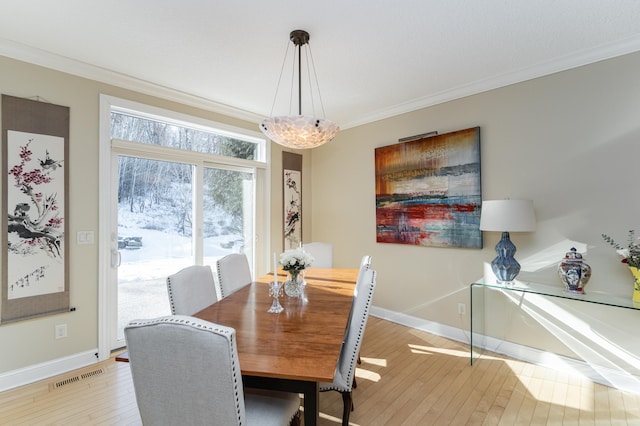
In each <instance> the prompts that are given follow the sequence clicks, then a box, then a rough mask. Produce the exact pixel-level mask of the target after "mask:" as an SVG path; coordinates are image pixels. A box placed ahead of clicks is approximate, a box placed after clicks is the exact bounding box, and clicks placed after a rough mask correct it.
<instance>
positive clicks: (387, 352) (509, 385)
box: [0, 317, 640, 426]
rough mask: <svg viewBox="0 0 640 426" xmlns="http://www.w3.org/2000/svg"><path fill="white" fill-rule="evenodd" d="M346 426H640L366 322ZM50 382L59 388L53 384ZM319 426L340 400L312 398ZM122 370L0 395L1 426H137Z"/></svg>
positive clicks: (520, 374)
mask: <svg viewBox="0 0 640 426" xmlns="http://www.w3.org/2000/svg"><path fill="white" fill-rule="evenodd" d="M361 355H362V364H361V365H359V366H358V371H357V379H358V380H357V383H358V387H357V389H355V390H354V393H353V397H354V403H355V410H354V411H353V412H352V414H351V424H353V425H360V426H375V425H394V426H395V425H412V426H413V425H449V424H451V425H516V424H523V425H544V424H548V425H640V396H638V395H633V394H629V393H625V392H621V391H618V390H616V389H612V388H608V387H606V386H602V385H599V384H594V383H592V382H590V381H588V380H586V379H584V378H581V377H577V376H572V375H569V374H568V373H566V372H558V371H556V370H551V369H547V368H542V367H537V366H534V365H531V364H528V363H524V362H520V361H514V360H511V359H508V358H505V357H502V356H497V355H493V354H485V355H484V357H483V358H482V359H480V360H479V361H478V362H475V363H474V366H473V367H471V366H469V355H468V346H467V345H464V344H461V343H458V342H452V341H450V340H447V339H444V338H441V337H437V336H434V335H431V334H428V333H424V332H421V331H417V330H413V329H410V328H407V327H403V326H401V325H397V324H394V323H391V322H388V321H384V320H381V319H379V318H374V317H371V318H370V319H369V324H368V326H367V330H366V333H365V337H364V341H363V346H362V351H361ZM55 384H61V386H58V387H56V386H55ZM320 409H321V414H320V416H321V419H320V425H323V426H335V425H339V424H340V417H341V415H342V398H341V397H340V395H339V394H338V393H337V392H326V393H322V394H321V395H320ZM139 424H141V422H140V417H139V415H138V409H137V406H136V402H135V395H134V391H133V384H132V382H131V376H130V372H129V366H128V364H126V363H120V362H115V361H114V360H113V358H112V359H110V360H109V361H105V362H103V363H100V364H98V365H95V366H91V367H87V368H84V369H82V370H78V371H74V372H72V373H68V374H65V375H62V376H59V377H54V378H51V379H48V380H45V381H42V382H39V383H35V384H31V385H28V386H24V387H21V388H18V389H14V390H10V391H7V392H3V393H0V425H65V426H66V425H139Z"/></svg>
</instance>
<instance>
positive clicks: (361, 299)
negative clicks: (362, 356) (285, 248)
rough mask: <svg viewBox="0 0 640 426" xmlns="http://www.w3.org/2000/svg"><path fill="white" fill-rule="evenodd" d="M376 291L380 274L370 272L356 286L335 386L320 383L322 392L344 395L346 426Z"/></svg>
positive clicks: (371, 270)
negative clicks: (359, 357)
mask: <svg viewBox="0 0 640 426" xmlns="http://www.w3.org/2000/svg"><path fill="white" fill-rule="evenodd" d="M375 287H376V271H375V270H373V269H367V270H366V271H365V272H364V274H363V275H362V279H361V280H359V282H357V283H356V291H355V293H354V296H353V307H352V310H351V315H350V318H349V323H348V325H347V333H346V336H345V341H344V343H343V344H342V350H341V351H340V358H339V359H338V366H337V368H336V372H335V374H334V376H333V382H332V383H320V391H321V392H326V391H330V390H335V391H338V392H340V393H341V394H342V401H343V403H344V407H343V410H342V425H343V426H348V424H349V415H350V413H351V410H352V409H353V399H352V396H351V391H352V389H353V382H354V378H355V371H356V362H357V358H358V353H359V352H360V343H361V342H362V336H363V334H364V330H365V327H366V325H367V320H368V319H369V310H370V309H371V301H372V300H373V291H374V290H375Z"/></svg>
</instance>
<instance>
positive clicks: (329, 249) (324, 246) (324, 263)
mask: <svg viewBox="0 0 640 426" xmlns="http://www.w3.org/2000/svg"><path fill="white" fill-rule="evenodd" d="M302 248H303V249H304V251H306V252H307V253H309V254H310V255H311V256H313V262H312V263H311V267H312V268H333V244H331V243H321V242H314V243H307V244H303V245H302Z"/></svg>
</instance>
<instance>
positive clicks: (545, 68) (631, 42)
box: [340, 35, 640, 129]
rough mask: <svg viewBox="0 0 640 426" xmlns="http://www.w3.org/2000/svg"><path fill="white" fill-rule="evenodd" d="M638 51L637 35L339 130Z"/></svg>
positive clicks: (405, 105)
mask: <svg viewBox="0 0 640 426" xmlns="http://www.w3.org/2000/svg"><path fill="white" fill-rule="evenodd" d="M638 51H640V35H638V36H635V37H631V38H628V39H624V40H619V41H616V42H614V43H608V44H604V45H600V46H597V47H595V48H591V49H584V50H582V51H579V52H576V53H572V54H570V55H566V56H561V57H557V58H555V59H553V60H550V61H545V62H541V63H538V64H535V65H532V66H530V67H526V68H521V69H518V70H514V71H510V72H508V73H504V74H502V75H500V76H497V77H492V78H488V79H484V80H478V81H475V82H473V83H470V84H466V85H463V86H458V87H454V88H452V89H451V90H446V91H443V92H440V93H436V94H435V95H429V96H424V97H420V98H416V99H414V100H411V101H408V102H405V103H402V104H398V105H395V106H393V107H391V108H384V109H380V110H378V111H374V112H372V113H371V114H368V115H365V116H363V117H361V118H360V119H357V120H354V121H351V122H349V123H341V125H340V127H341V128H342V129H348V128H351V127H356V126H361V125H364V124H368V123H372V122H374V121H379V120H383V119H387V118H391V117H395V116H397V115H401V114H406V113H409V112H413V111H417V110H419V109H422V108H427V107H431V106H434V105H438V104H441V103H445V102H449V101H453V100H456V99H460V98H464V97H467V96H471V95H476V94H478V93H483V92H487V91H489V90H493V89H499V88H501V87H505V86H510V85H512V84H516V83H522V82H524V81H527V80H533V79H535V78H539V77H544V76H547V75H551V74H555V73H559V72H562V71H567V70H569V69H572V68H578V67H581V66H584V65H589V64H593V63H596V62H600V61H604V60H607V59H612V58H615V57H618V56H623V55H627V54H630V53H635V52H638Z"/></svg>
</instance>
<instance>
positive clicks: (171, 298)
mask: <svg viewBox="0 0 640 426" xmlns="http://www.w3.org/2000/svg"><path fill="white" fill-rule="evenodd" d="M167 290H168V293H169V305H170V307H171V315H175V314H176V304H175V301H174V300H173V286H172V285H171V278H170V277H167Z"/></svg>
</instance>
